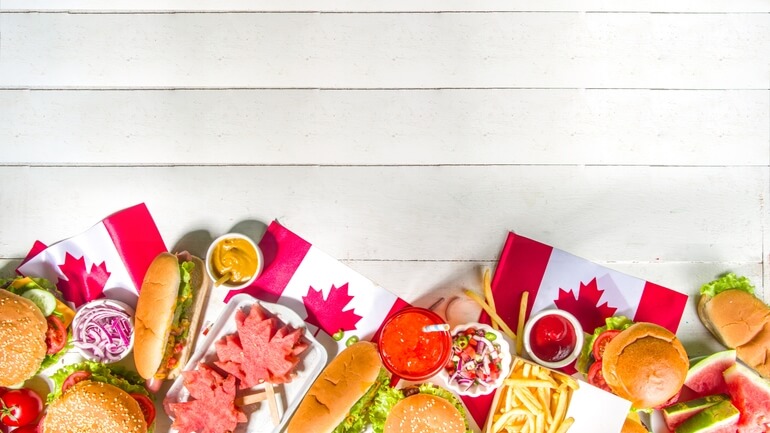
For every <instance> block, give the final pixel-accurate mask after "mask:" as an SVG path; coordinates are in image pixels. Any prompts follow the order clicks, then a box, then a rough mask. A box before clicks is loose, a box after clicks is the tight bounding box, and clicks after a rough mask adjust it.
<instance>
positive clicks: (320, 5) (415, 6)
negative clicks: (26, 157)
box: [0, 0, 770, 12]
mask: <svg viewBox="0 0 770 433" xmlns="http://www.w3.org/2000/svg"><path fill="white" fill-rule="evenodd" d="M0 6H2V9H4V10H17V11H19V10H20V11H30V10H34V11H61V10H70V11H72V10H80V11H313V12H315V11H319V12H320V11H330V12H338V11H342V12H347V11H363V12H371V11H396V12H403V11H425V12H436V11H487V10H488V11H610V12H612V11H630V12H768V11H770V5H768V3H767V2H766V1H763V0H719V1H714V0H710V1H704V0H687V1H676V2H672V1H667V0H650V1H645V2H639V1H635V0H581V1H569V0H545V1H535V0H526V1H515V2H512V1H507V0H491V1H483V2H467V1H462V0H423V1H419V2H414V1H408V0H393V1H387V2H382V1H377V0H333V1H325V2H316V1H309V0H283V1H280V2H275V1H268V0H115V1H111V2H109V3H105V2H103V1H99V0H55V1H51V0H3V2H2V4H0Z"/></svg>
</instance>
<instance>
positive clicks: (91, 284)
mask: <svg viewBox="0 0 770 433" xmlns="http://www.w3.org/2000/svg"><path fill="white" fill-rule="evenodd" d="M59 269H61V271H62V273H64V279H62V278H59V281H57V282H56V287H57V288H58V289H59V290H60V291H61V292H62V295H64V299H66V300H68V301H70V302H72V303H74V304H75V307H79V306H81V305H83V304H85V303H86V302H89V301H93V300H94V299H96V298H98V297H100V296H102V292H104V285H105V284H106V283H107V279H108V278H110V272H109V271H108V270H107V265H106V264H105V263H104V262H102V263H100V264H99V265H98V266H97V265H96V263H93V264H91V270H90V271H89V270H88V269H86V261H85V258H84V257H80V258H78V259H76V258H75V257H73V256H72V255H70V253H66V254H65V256H64V263H63V264H61V265H59Z"/></svg>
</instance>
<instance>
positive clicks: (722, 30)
mask: <svg viewBox="0 0 770 433" xmlns="http://www.w3.org/2000/svg"><path fill="white" fill-rule="evenodd" d="M0 26H1V27H2V28H3V32H2V33H1V34H0V44H1V45H2V46H3V50H2V52H0V86H6V87H46V88H51V87H52V88H62V87H108V88H109V87H173V88H177V87H223V88H231V87H303V88H316V87H321V88H351V87H352V88H444V87H452V88H455V87H538V88H540V87H548V88H552V87H560V88H561V87H566V88H686V89H700V88H713V89H732V88H738V89H767V88H768V83H769V82H770V68H768V55H767V54H768V53H770V32H768V31H767V29H768V28H770V14H738V15H728V14H690V15H687V16H685V17H683V16H682V15H681V14H626V13H527V14H521V13H494V14H489V13H462V14H441V13H428V14H424V13H419V14H408V13H407V14H382V13H371V14H345V13H342V14H317V13H289V14H272V13H268V14H251V13H246V14H239V13H235V14H154V15H148V14H139V15H137V14H110V15H102V14H37V13H30V14H25V13H10V14H9V13H6V14H2V15H0ZM94 35H99V37H94ZM343 47H344V48H343Z"/></svg>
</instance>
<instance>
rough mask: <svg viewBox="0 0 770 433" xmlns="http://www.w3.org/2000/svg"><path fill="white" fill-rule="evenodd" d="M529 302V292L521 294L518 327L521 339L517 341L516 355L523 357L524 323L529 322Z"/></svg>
mask: <svg viewBox="0 0 770 433" xmlns="http://www.w3.org/2000/svg"><path fill="white" fill-rule="evenodd" d="M527 302H529V292H526V291H525V292H524V293H522V294H521V302H520V303H519V323H518V324H517V325H518V326H516V332H517V333H518V335H520V336H521V338H517V339H516V354H517V355H519V356H521V352H522V351H523V350H524V322H526V321H527V320H526V319H527V317H526V316H527Z"/></svg>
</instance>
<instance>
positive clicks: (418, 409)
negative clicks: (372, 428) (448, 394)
mask: <svg viewBox="0 0 770 433" xmlns="http://www.w3.org/2000/svg"><path fill="white" fill-rule="evenodd" d="M402 432H403V433H464V432H465V420H463V416H462V414H460V411H458V410H457V408H456V407H454V406H453V405H452V403H450V402H449V401H447V400H446V399H443V398H441V397H436V396H434V395H431V394H415V395H412V396H411V397H407V398H405V399H403V400H401V401H399V402H398V403H396V405H395V406H393V409H392V410H391V412H390V414H388V418H387V420H386V421H385V428H384V430H383V433H402Z"/></svg>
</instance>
